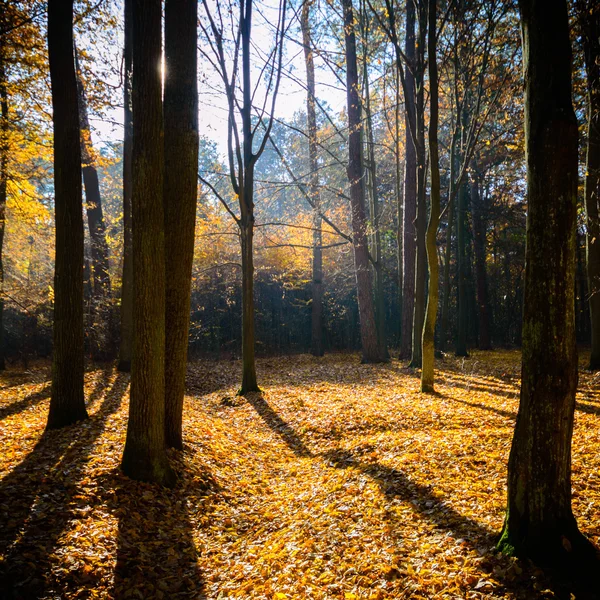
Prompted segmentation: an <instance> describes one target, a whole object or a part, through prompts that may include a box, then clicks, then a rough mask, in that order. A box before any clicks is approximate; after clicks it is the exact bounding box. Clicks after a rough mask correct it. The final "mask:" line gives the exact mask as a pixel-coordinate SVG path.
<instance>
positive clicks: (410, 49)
mask: <svg viewBox="0 0 600 600" xmlns="http://www.w3.org/2000/svg"><path fill="white" fill-rule="evenodd" d="M404 48H405V50H404V51H405V54H406V58H407V60H408V61H409V62H410V67H412V65H414V63H415V55H416V47H415V5H414V2H407V3H406V39H405V45H404ZM405 82H406V86H405V94H404V96H405V97H404V102H405V103H406V105H407V106H406V116H405V130H406V131H405V143H406V157H405V159H404V210H403V213H404V214H403V225H402V238H403V248H402V258H403V265H402V339H401V341H400V358H410V356H411V351H412V341H413V319H414V310H415V264H416V260H417V230H416V227H415V220H416V218H417V150H416V147H415V144H414V140H413V135H412V133H411V131H412V132H414V131H416V120H415V118H414V115H415V111H416V104H415V77H414V73H413V70H412V68H407V69H406V75H405Z"/></svg>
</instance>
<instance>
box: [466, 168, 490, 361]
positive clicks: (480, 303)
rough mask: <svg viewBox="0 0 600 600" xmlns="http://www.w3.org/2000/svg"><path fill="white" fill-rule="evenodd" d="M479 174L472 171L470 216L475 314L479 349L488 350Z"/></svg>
mask: <svg viewBox="0 0 600 600" xmlns="http://www.w3.org/2000/svg"><path fill="white" fill-rule="evenodd" d="M479 186H480V182H479V174H478V173H477V169H473V180H472V182H471V214H472V215H473V246H474V249H475V279H476V280H477V314H478V316H479V349H480V350H490V349H491V347H492V342H491V338H490V329H491V327H490V301H489V296H488V280H487V256H486V245H487V244H486V220H485V214H484V206H483V202H482V200H481V196H480V194H479Z"/></svg>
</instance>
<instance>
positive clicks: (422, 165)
mask: <svg viewBox="0 0 600 600" xmlns="http://www.w3.org/2000/svg"><path fill="white" fill-rule="evenodd" d="M424 2H425V0H422V3H419V43H418V47H417V52H416V67H415V89H416V142H417V143H416V152H417V220H416V233H417V238H416V264H415V295H414V298H415V305H414V313H413V328H412V334H413V343H412V356H411V359H410V366H411V367H413V368H420V367H421V361H422V354H421V352H422V337H423V324H424V322H425V289H426V286H427V249H426V247H425V234H426V231H427V198H426V183H427V168H426V152H425V89H424V80H425V44H426V43H427V9H426V8H425V6H424V4H423V3H424Z"/></svg>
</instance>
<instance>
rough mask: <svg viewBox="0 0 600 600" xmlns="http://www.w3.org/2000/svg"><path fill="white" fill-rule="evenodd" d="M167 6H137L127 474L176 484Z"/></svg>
mask: <svg viewBox="0 0 600 600" xmlns="http://www.w3.org/2000/svg"><path fill="white" fill-rule="evenodd" d="M161 4H162V3H161V1H160V0H133V5H132V34H133V39H134V40H135V44H134V45H133V79H132V101H133V102H132V107H133V147H132V160H133V171H132V172H133V179H132V186H133V188H132V217H133V231H132V233H133V273H134V276H133V304H134V306H135V312H134V315H133V355H132V362H131V392H130V401H129V421H128V424H127V439H126V441H125V450H124V451H123V461H122V468H123V471H124V473H125V474H126V475H128V476H130V477H132V478H134V479H138V480H141V481H151V482H156V483H160V484H163V485H171V484H172V483H173V481H174V472H173V471H172V470H171V467H170V466H169V462H168V459H167V453H166V446H165V252H164V249H165V245H164V209H163V173H164V163H163V155H164V147H163V116H162V84H161V74H160V71H159V69H158V65H160V61H161V17H162V15H161V12H162V11H161Z"/></svg>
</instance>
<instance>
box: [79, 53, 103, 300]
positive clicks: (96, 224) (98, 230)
mask: <svg viewBox="0 0 600 600" xmlns="http://www.w3.org/2000/svg"><path fill="white" fill-rule="evenodd" d="M75 66H76V69H77V99H78V108H79V126H80V128H81V160H82V171H83V185H84V188H85V207H86V213H87V218H88V227H89V230H90V240H91V247H92V277H93V283H94V295H95V296H96V298H97V299H98V300H99V301H104V302H106V301H107V299H108V298H109V297H110V274H109V271H108V256H109V250H108V244H107V242H106V226H105V224H104V214H103V211H102V197H101V195H100V184H99V182H98V170H97V168H96V157H95V153H94V148H93V146H92V138H91V129H90V121H89V117H88V107H87V98H86V94H85V88H84V86H83V80H82V78H81V71H80V70H79V61H78V58H77V49H75Z"/></svg>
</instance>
